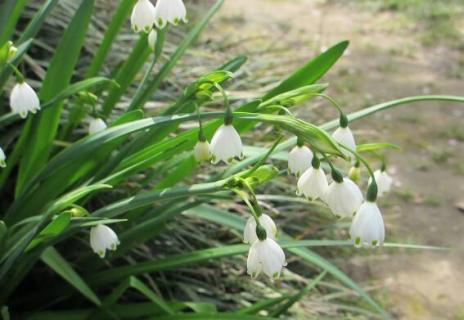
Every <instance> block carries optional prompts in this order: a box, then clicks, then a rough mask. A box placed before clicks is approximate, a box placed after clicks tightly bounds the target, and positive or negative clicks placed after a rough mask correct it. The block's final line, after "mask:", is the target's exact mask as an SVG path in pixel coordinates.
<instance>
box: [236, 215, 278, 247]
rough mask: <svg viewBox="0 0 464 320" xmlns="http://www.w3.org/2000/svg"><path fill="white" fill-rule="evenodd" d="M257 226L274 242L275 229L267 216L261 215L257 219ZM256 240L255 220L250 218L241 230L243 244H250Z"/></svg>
mask: <svg viewBox="0 0 464 320" xmlns="http://www.w3.org/2000/svg"><path fill="white" fill-rule="evenodd" d="M258 220H259V224H260V225H261V226H262V227H263V228H264V230H266V234H267V236H268V237H269V238H271V239H272V240H275V237H276V234H277V227H276V225H275V223H274V221H273V220H272V219H271V217H269V216H268V215H267V214H262V215H261V216H260V217H259V218H258ZM256 240H258V236H257V235H256V219H255V218H254V217H250V218H248V220H247V223H246V225H245V229H243V242H245V243H249V244H252V243H254V242H255V241H256Z"/></svg>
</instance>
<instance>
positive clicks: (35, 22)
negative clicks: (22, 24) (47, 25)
mask: <svg viewBox="0 0 464 320" xmlns="http://www.w3.org/2000/svg"><path fill="white" fill-rule="evenodd" d="M57 3H58V0H47V1H46V2H45V3H44V5H43V6H42V7H41V8H40V10H39V11H37V13H36V14H35V15H34V17H33V18H32V20H31V21H30V22H29V24H28V25H27V27H26V29H24V30H23V31H22V32H21V35H20V36H19V39H18V41H16V42H15V44H22V43H24V42H26V41H29V40H31V39H32V38H34V37H35V36H36V35H37V33H38V32H39V30H40V28H41V27H42V24H43V22H44V21H45V19H46V18H47V17H48V15H49V14H50V12H51V11H52V10H53V8H54V7H55V6H56V4H57Z"/></svg>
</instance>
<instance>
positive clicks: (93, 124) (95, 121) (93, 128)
mask: <svg viewBox="0 0 464 320" xmlns="http://www.w3.org/2000/svg"><path fill="white" fill-rule="evenodd" d="M107 127H108V126H107V125H106V123H105V121H103V120H102V119H100V118H92V119H91V120H90V122H89V134H95V133H98V132H100V131H103V130H105V129H106V128H107Z"/></svg>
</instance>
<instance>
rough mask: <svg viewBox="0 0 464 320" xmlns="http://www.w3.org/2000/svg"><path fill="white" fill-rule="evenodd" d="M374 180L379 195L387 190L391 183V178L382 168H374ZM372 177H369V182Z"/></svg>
mask: <svg viewBox="0 0 464 320" xmlns="http://www.w3.org/2000/svg"><path fill="white" fill-rule="evenodd" d="M374 177H375V182H377V188H378V190H379V197H381V196H382V195H384V194H385V193H387V192H389V191H390V189H391V187H392V184H393V178H392V177H391V176H390V175H389V174H388V173H387V172H386V171H384V170H376V171H375V172H374ZM371 182H372V178H369V184H371Z"/></svg>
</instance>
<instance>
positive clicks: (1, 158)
mask: <svg viewBox="0 0 464 320" xmlns="http://www.w3.org/2000/svg"><path fill="white" fill-rule="evenodd" d="M0 167H1V168H5V167H6V155H5V152H3V149H2V148H0Z"/></svg>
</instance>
